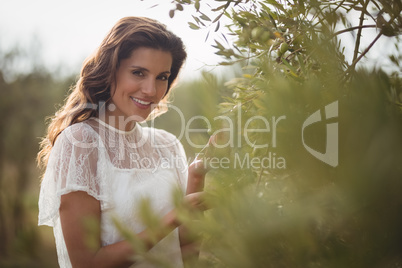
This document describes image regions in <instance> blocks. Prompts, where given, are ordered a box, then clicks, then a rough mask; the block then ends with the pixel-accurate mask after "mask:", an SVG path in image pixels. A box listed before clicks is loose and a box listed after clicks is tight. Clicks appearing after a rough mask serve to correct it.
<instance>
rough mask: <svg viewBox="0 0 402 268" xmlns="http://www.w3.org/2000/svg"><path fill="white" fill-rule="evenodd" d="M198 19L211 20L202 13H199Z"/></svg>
mask: <svg viewBox="0 0 402 268" xmlns="http://www.w3.org/2000/svg"><path fill="white" fill-rule="evenodd" d="M200 18H201V19H203V20H206V21H211V19H210V18H209V17H208V16H207V15H205V14H204V13H201V16H200Z"/></svg>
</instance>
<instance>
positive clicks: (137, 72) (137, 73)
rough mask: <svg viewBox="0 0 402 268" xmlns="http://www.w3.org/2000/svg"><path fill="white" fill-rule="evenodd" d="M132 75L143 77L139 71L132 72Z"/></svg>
mask: <svg viewBox="0 0 402 268" xmlns="http://www.w3.org/2000/svg"><path fill="white" fill-rule="evenodd" d="M133 75H137V76H144V74H143V73H142V72H141V71H133Z"/></svg>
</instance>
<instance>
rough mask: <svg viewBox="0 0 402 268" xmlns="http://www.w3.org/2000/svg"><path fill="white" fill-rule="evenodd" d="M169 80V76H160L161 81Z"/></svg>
mask: <svg viewBox="0 0 402 268" xmlns="http://www.w3.org/2000/svg"><path fill="white" fill-rule="evenodd" d="M168 79H169V77H168V76H167V75H161V76H159V80H162V81H167V80H168Z"/></svg>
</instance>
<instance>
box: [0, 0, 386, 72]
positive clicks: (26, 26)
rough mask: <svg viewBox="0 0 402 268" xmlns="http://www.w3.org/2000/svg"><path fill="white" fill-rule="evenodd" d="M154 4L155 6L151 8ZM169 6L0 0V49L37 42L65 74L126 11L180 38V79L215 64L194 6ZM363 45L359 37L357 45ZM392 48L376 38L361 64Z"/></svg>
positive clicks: (107, 0) (164, 2)
mask: <svg viewBox="0 0 402 268" xmlns="http://www.w3.org/2000/svg"><path fill="white" fill-rule="evenodd" d="M211 2H213V1H212V0H203V1H201V8H204V11H206V10H207V9H208V8H207V6H206V5H205V3H211ZM155 4H159V6H157V7H155V8H151V7H152V6H154V5H155ZM215 4H216V3H215ZM172 7H173V6H172V4H171V1H170V0H144V1H141V0H63V1H61V0H0V49H2V50H3V51H4V50H6V49H7V48H9V47H12V46H14V45H15V44H19V45H20V46H21V47H23V48H28V51H29V48H31V49H32V47H35V46H36V47H40V48H41V49H40V51H41V55H40V56H41V59H43V61H44V62H45V64H46V65H47V66H50V67H51V68H52V67H57V66H60V65H62V66H63V68H65V69H67V73H72V72H74V73H77V72H79V70H80V68H81V64H82V61H83V60H84V59H85V58H86V57H87V56H88V55H90V54H91V53H92V52H93V51H94V50H95V49H96V47H97V46H98V45H99V44H100V42H101V41H102V39H103V37H104V36H105V35H106V33H107V32H108V31H109V30H110V28H111V27H112V26H113V25H114V24H115V22H116V21H117V20H119V19H120V18H122V17H125V16H146V17H150V18H154V19H157V20H159V21H161V22H162V23H164V24H166V25H167V26H168V28H169V29H170V30H172V31H173V32H174V33H176V34H177V35H178V36H180V37H181V38H182V39H183V41H184V43H185V45H186V47H187V53H188V59H187V63H186V65H185V68H184V71H183V73H182V75H181V76H182V78H193V77H195V76H197V74H199V73H200V70H201V69H204V70H205V69H206V70H211V69H212V68H213V67H206V65H216V63H218V62H219V61H221V60H222V59H221V58H220V57H219V56H216V55H215V54H214V52H215V50H214V48H212V47H211V44H212V41H213V40H214V38H218V39H219V37H218V36H210V38H209V41H208V43H205V37H206V35H207V31H199V30H198V31H195V30H191V29H190V28H189V27H188V24H187V21H191V20H192V19H191V14H192V13H193V12H194V11H195V10H194V8H193V7H191V8H190V7H189V8H188V9H185V12H178V13H176V16H175V17H174V18H173V19H171V18H170V17H169V15H168V14H169V10H170V9H172ZM357 18H358V17H357ZM221 29H222V27H221ZM212 32H213V31H212ZM375 34H376V31H375V30H371V33H370V31H365V34H364V36H363V37H365V36H366V37H371V38H372V37H373V36H375ZM350 36H351V35H350V34H344V35H343V36H342V37H344V38H346V39H347V38H348V37H350ZM371 38H369V39H371ZM346 42H348V41H346ZM367 45H368V43H367V42H364V40H363V45H362V47H363V48H364V47H366V46H367ZM392 50H393V43H392V42H389V39H387V38H385V39H383V40H381V39H380V42H379V43H378V44H376V45H375V46H374V47H373V49H372V51H371V52H370V53H369V54H370V55H369V57H370V58H371V60H369V61H367V60H365V61H363V62H362V64H363V65H365V64H366V63H369V62H370V65H372V64H375V65H376V66H383V65H384V63H386V62H387V57H386V56H385V55H384V54H386V53H390V51H392ZM350 53H351V51H348V54H350ZM373 59H374V60H373ZM38 60H40V59H38ZM218 69H219V68H216V69H214V70H218Z"/></svg>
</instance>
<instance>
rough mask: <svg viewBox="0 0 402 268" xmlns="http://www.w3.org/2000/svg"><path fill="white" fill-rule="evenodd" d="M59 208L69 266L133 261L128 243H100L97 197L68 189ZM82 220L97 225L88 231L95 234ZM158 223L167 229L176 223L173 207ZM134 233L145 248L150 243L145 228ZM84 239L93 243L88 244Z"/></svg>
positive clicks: (150, 246) (113, 265)
mask: <svg viewBox="0 0 402 268" xmlns="http://www.w3.org/2000/svg"><path fill="white" fill-rule="evenodd" d="M59 211H60V221H61V227H62V230H63V235H64V240H65V243H66V247H67V251H68V254H69V257H70V261H71V264H72V266H73V267H85V268H88V267H128V266H130V265H131V264H133V261H132V260H130V257H132V256H133V255H134V254H135V252H134V250H133V248H132V246H131V245H130V243H129V242H127V241H121V242H117V243H115V244H112V245H108V246H105V247H102V246H101V239H100V228H99V226H100V217H101V216H100V215H101V209H100V202H99V201H98V200H96V199H95V198H93V197H92V196H90V195H88V194H87V193H86V192H83V191H77V192H72V193H69V194H66V195H62V196H61V204H60V209H59ZM86 220H90V221H91V222H94V223H96V224H98V226H91V229H92V230H97V232H96V233H93V232H91V231H89V230H88V224H86V222H85V221H86ZM162 224H163V227H166V229H168V230H173V229H175V228H176V227H178V226H179V223H178V222H177V220H176V215H175V211H174V210H172V211H170V212H169V213H168V214H166V215H165V216H164V217H163V219H162ZM90 235H93V237H90ZM165 235H166V233H164V234H161V235H160V237H159V238H158V239H159V240H161V239H162V238H163V237H164V236H165ZM137 236H138V237H139V238H140V239H141V240H142V241H143V242H144V243H145V245H147V247H148V248H149V249H151V248H152V247H153V246H154V243H153V242H151V239H150V238H149V236H148V235H147V231H146V230H145V231H143V232H141V233H139V234H137ZM88 241H96V243H95V245H94V246H92V247H91V246H90V245H89V244H88Z"/></svg>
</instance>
